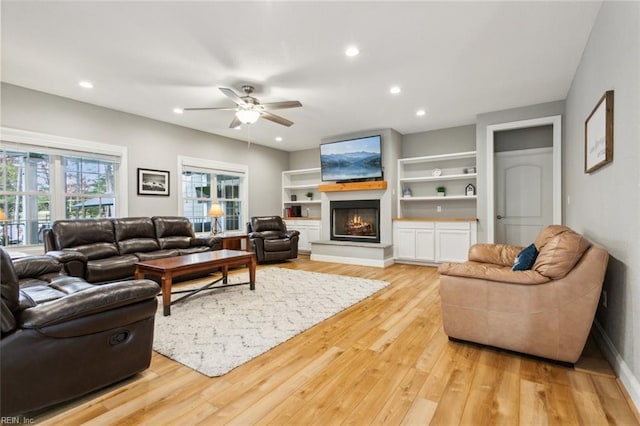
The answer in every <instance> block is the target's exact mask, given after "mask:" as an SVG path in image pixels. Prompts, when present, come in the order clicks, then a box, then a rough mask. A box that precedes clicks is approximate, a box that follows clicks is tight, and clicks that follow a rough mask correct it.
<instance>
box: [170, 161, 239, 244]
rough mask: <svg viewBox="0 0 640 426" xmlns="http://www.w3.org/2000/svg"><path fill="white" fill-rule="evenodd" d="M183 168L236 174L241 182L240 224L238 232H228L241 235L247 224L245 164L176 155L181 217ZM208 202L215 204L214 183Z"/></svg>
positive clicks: (183, 198)
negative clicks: (243, 226)
mask: <svg viewBox="0 0 640 426" xmlns="http://www.w3.org/2000/svg"><path fill="white" fill-rule="evenodd" d="M185 167H187V168H188V167H193V168H198V169H204V170H210V171H211V173H212V174H225V173H229V174H237V175H239V177H240V178H241V180H242V183H241V184H240V194H239V195H240V196H239V198H238V200H239V201H240V205H241V206H242V208H241V211H242V214H241V216H240V223H239V229H238V231H229V232H230V233H243V232H245V231H244V230H243V229H242V224H244V223H247V222H248V220H249V167H248V166H247V165H245V164H236V163H228V162H225V161H218V160H207V159H203V158H195V157H188V156H184V155H178V174H179V176H180V182H179V183H180V184H179V185H178V187H179V191H178V211H179V214H180V215H181V216H184V200H185V196H184V193H183V182H182V176H183V172H184V168H185ZM211 186H212V188H211V191H210V195H209V196H210V198H209V199H210V201H211V202H215V201H216V200H217V199H218V197H217V192H216V191H215V189H214V183H213V182H212V184H211ZM198 234H200V235H204V234H208V232H198Z"/></svg>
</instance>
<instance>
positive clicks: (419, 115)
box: [416, 109, 427, 117]
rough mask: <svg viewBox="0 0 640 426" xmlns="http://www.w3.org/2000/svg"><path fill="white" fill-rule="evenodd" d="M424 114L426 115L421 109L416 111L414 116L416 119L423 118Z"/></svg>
mask: <svg viewBox="0 0 640 426" xmlns="http://www.w3.org/2000/svg"><path fill="white" fill-rule="evenodd" d="M426 113H427V112H426V111H425V110H423V109H419V110H418V111H416V115H417V116H418V117H422V116H424V115H425V114H426Z"/></svg>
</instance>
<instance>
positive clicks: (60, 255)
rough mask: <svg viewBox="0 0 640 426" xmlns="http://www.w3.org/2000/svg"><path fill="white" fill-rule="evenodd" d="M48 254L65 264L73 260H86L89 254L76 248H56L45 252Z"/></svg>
mask: <svg viewBox="0 0 640 426" xmlns="http://www.w3.org/2000/svg"><path fill="white" fill-rule="evenodd" d="M45 255H46V256H49V257H53V258H54V259H55V260H57V261H58V262H60V263H62V264H64V263H67V262H71V261H73V260H78V261H81V262H86V261H87V260H88V259H87V255H86V254H84V253H82V252H79V251H75V250H54V251H48V252H46V253H45Z"/></svg>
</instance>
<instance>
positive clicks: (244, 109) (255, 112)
mask: <svg viewBox="0 0 640 426" xmlns="http://www.w3.org/2000/svg"><path fill="white" fill-rule="evenodd" d="M253 90H254V88H253V86H250V85H248V84H247V85H244V86H242V91H243V92H244V96H240V95H238V94H237V93H236V92H234V91H233V90H231V89H228V88H226V87H220V91H221V92H222V93H224V94H225V96H227V97H228V98H229V99H231V100H232V101H233V102H235V103H236V106H235V107H220V108H184V111H201V110H208V109H213V110H223V111H225V110H226V111H235V112H236V116H235V117H234V118H233V120H232V121H231V124H230V125H229V127H230V128H236V127H238V126H239V125H240V124H242V123H244V124H253V123H255V122H256V121H258V118H260V117H262V118H264V119H266V120H269V121H273V122H274V123H278V124H282V125H283V126H287V127H290V126H291V125H292V124H293V121H290V120H287V119H286V118H284V117H280V116H279V115H276V114H273V113H271V112H269V111H268V110H273V109H285V108H298V107H301V106H302V104H301V103H300V102H299V101H281V102H269V103H266V104H261V103H260V101H258V99H257V98H255V97H253V96H251V94H252V93H253Z"/></svg>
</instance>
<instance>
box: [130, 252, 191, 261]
mask: <svg viewBox="0 0 640 426" xmlns="http://www.w3.org/2000/svg"><path fill="white" fill-rule="evenodd" d="M135 255H136V256H137V257H138V259H140V260H154V259H164V258H165V257H173V256H179V255H180V252H179V251H178V250H156V251H148V252H143V253H142V252H141V253H135Z"/></svg>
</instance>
